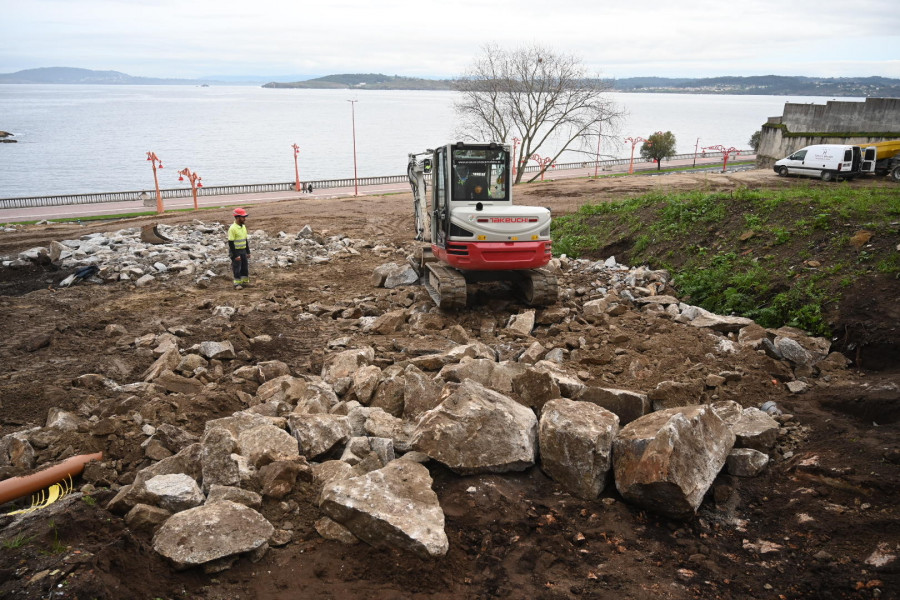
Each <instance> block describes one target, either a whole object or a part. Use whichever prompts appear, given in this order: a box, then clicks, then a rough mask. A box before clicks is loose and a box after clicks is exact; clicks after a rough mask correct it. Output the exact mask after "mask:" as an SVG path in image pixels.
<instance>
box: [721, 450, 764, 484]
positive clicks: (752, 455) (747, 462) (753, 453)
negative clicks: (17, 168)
mask: <svg viewBox="0 0 900 600" xmlns="http://www.w3.org/2000/svg"><path fill="white" fill-rule="evenodd" d="M768 464H769V456H768V455H767V454H764V453H763V452H760V451H759V450H753V449H752V448H734V449H733V450H732V451H731V452H730V453H729V454H728V458H727V459H726V461H725V468H726V470H727V471H728V473H729V475H734V476H736V477H756V476H757V475H759V474H760V473H762V471H763V469H765V468H766V465H768Z"/></svg>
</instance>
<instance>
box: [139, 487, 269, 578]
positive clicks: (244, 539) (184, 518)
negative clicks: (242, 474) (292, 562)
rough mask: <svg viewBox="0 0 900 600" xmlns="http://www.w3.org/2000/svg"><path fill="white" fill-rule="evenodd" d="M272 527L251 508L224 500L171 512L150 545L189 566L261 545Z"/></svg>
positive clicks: (181, 566)
mask: <svg viewBox="0 0 900 600" xmlns="http://www.w3.org/2000/svg"><path fill="white" fill-rule="evenodd" d="M274 531H275V528H274V527H272V524H271V523H269V522H268V521H267V520H266V519H265V518H264V517H263V516H262V515H261V514H259V513H258V512H256V511H255V510H253V509H252V508H248V507H246V506H244V505H243V504H238V503H236V502H231V501H229V500H223V501H221V502H214V503H212V504H205V505H203V506H198V507H196V508H192V509H190V510H186V511H184V512H180V513H178V514H176V515H173V516H172V517H171V518H170V519H169V520H168V521H166V522H165V523H164V524H163V525H162V527H160V528H159V530H158V531H157V532H156V535H155V536H153V549H154V550H155V551H156V552H158V553H159V554H161V555H162V556H164V557H166V558H168V559H169V560H171V561H172V562H173V563H174V564H175V566H176V567H177V568H189V567H193V566H197V565H203V564H205V563H209V562H211V561H215V560H219V559H222V558H226V557H231V556H234V555H238V554H243V553H245V552H251V551H254V550H258V549H261V548H262V547H263V546H264V545H265V544H266V543H267V542H268V540H269V538H270V537H271V536H272V533H274Z"/></svg>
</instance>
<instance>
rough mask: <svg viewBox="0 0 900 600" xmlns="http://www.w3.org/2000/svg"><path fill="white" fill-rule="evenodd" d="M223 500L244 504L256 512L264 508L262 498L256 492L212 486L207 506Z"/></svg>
mask: <svg viewBox="0 0 900 600" xmlns="http://www.w3.org/2000/svg"><path fill="white" fill-rule="evenodd" d="M223 500H230V501H231V502H237V503H238V504H243V505H244V506H248V507H250V508H252V509H254V510H259V507H260V506H262V496H260V495H259V494H257V493H256V492H252V491H250V490H245V489H243V488H239V487H235V486H232V485H219V484H215V485H211V486H210V488H209V494H207V496H206V504H212V503H213V502H221V501H223Z"/></svg>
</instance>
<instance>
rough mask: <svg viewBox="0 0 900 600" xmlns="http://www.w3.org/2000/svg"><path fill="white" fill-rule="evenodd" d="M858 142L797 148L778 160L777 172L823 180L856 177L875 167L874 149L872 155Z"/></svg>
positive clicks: (783, 174)
mask: <svg viewBox="0 0 900 600" xmlns="http://www.w3.org/2000/svg"><path fill="white" fill-rule="evenodd" d="M868 150H869V149H868V148H866V152H865V153H864V152H863V151H862V149H861V148H860V147H859V146H847V145H843V144H818V145H816V146H807V147H806V148H801V149H800V150H797V151H796V152H794V153H793V154H791V155H790V156H788V157H787V158H782V159H781V160H779V161H777V162H776V163H775V167H774V169H775V172H776V173H778V174H779V175H781V176H782V177H787V176H788V175H806V176H807V177H821V178H822V181H833V180H835V179H853V178H854V177H856V176H857V175H860V174H862V173H868V172H871V171H873V170H874V169H875V153H874V150H873V151H872V152H871V154H872V156H871V157H869V156H868V154H870V153H869V152H868Z"/></svg>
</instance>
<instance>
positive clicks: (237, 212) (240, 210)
mask: <svg viewBox="0 0 900 600" xmlns="http://www.w3.org/2000/svg"><path fill="white" fill-rule="evenodd" d="M234 216H236V217H246V216H247V211H246V210H244V209H243V208H236V209H234Z"/></svg>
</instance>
